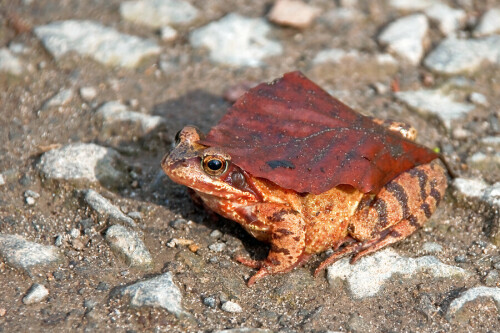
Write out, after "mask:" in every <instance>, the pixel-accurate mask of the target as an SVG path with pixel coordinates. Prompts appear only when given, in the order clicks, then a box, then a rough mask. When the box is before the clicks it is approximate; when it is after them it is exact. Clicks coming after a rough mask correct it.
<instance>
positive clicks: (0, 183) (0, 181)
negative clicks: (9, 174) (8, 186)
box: [0, 174, 5, 186]
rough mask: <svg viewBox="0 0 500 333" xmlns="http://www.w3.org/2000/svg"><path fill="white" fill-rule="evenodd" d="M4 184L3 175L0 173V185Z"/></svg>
mask: <svg viewBox="0 0 500 333" xmlns="http://www.w3.org/2000/svg"><path fill="white" fill-rule="evenodd" d="M3 185H5V178H4V177H3V175H2V174H0V186H3Z"/></svg>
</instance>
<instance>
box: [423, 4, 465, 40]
mask: <svg viewBox="0 0 500 333" xmlns="http://www.w3.org/2000/svg"><path fill="white" fill-rule="evenodd" d="M425 15H427V17H429V19H431V20H432V21H435V22H437V24H438V27H439V30H440V31H441V32H442V33H443V35H445V36H448V35H450V34H452V33H454V32H456V31H457V30H459V29H460V28H461V27H462V26H463V25H464V24H465V21H466V19H467V13H466V12H465V10H463V9H455V8H451V7H449V6H447V5H445V4H441V3H439V4H434V5H432V6H430V7H428V8H426V9H425Z"/></svg>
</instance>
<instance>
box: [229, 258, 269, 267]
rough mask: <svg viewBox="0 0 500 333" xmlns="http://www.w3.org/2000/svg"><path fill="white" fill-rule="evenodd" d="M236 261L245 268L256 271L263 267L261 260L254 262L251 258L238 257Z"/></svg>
mask: <svg viewBox="0 0 500 333" xmlns="http://www.w3.org/2000/svg"><path fill="white" fill-rule="evenodd" d="M235 259H236V261H237V262H239V263H240V264H243V265H245V266H248V267H251V268H255V269H260V268H261V267H262V265H263V261H261V260H253V259H250V258H247V257H245V256H241V255H239V256H236V258H235Z"/></svg>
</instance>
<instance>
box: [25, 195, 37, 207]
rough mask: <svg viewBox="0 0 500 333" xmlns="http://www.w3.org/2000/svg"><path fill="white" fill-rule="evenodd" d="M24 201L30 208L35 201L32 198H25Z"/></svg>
mask: <svg viewBox="0 0 500 333" xmlns="http://www.w3.org/2000/svg"><path fill="white" fill-rule="evenodd" d="M25 201H26V203H27V204H28V205H30V206H33V205H34V204H35V199H33V198H32V197H27V198H26V199H25Z"/></svg>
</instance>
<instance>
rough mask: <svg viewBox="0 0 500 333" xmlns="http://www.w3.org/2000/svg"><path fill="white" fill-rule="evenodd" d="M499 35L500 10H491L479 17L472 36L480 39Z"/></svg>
mask: <svg viewBox="0 0 500 333" xmlns="http://www.w3.org/2000/svg"><path fill="white" fill-rule="evenodd" d="M494 33H500V8H492V9H490V10H488V11H487V12H486V13H484V14H483V16H481V20H480V21H479V23H478V25H477V26H476V27H475V28H474V36H476V37H481V36H487V35H492V34H494Z"/></svg>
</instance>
